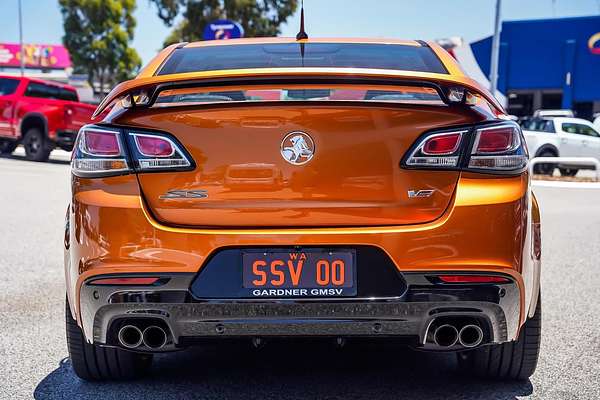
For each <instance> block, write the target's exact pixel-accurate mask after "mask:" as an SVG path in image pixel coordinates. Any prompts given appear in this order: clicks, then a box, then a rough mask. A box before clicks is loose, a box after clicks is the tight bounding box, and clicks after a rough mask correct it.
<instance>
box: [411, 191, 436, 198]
mask: <svg viewBox="0 0 600 400" xmlns="http://www.w3.org/2000/svg"><path fill="white" fill-rule="evenodd" d="M434 192H435V190H428V189H427V190H409V191H408V198H409V199H414V198H416V197H431V196H432V195H433V193H434Z"/></svg>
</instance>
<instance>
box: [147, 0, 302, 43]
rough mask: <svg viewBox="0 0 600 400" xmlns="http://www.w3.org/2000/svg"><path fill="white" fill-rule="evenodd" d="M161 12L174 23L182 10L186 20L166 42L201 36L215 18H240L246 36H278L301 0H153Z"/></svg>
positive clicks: (236, 19) (168, 23)
mask: <svg viewBox="0 0 600 400" xmlns="http://www.w3.org/2000/svg"><path fill="white" fill-rule="evenodd" d="M150 1H151V2H152V3H154V4H155V5H156V7H157V8H158V16H159V17H160V19H162V21H163V22H164V23H165V25H167V26H173V24H174V23H175V20H176V19H177V17H178V16H179V14H180V13H181V14H182V16H183V20H181V22H179V23H178V24H177V26H176V27H175V28H174V29H173V31H172V32H171V34H170V35H169V36H168V37H167V39H166V40H165V45H168V44H171V43H177V42H192V41H196V40H202V34H203V32H204V27H205V26H206V24H208V23H209V22H211V21H214V20H216V19H230V20H233V21H236V22H239V23H240V24H241V25H242V26H243V27H244V31H245V34H246V36H249V37H255V36H276V35H277V34H279V33H280V26H281V24H282V23H284V22H285V21H286V20H287V19H288V17H289V16H290V15H292V14H293V13H294V11H296V8H297V7H298V0H150Z"/></svg>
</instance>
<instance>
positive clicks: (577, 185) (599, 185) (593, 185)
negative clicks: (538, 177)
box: [532, 181, 600, 189]
mask: <svg viewBox="0 0 600 400" xmlns="http://www.w3.org/2000/svg"><path fill="white" fill-rule="evenodd" d="M532 185H533V186H534V187H535V186H538V187H555V188H571V189H600V182H564V181H532Z"/></svg>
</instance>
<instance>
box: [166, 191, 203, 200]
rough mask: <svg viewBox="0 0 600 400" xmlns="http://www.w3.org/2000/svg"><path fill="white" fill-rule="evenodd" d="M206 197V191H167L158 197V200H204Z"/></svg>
mask: <svg viewBox="0 0 600 400" xmlns="http://www.w3.org/2000/svg"><path fill="white" fill-rule="evenodd" d="M207 197H208V192H207V191H206V190H169V191H168V192H167V193H165V194H163V195H162V196H160V197H159V198H160V199H165V200H168V199H205V198H207Z"/></svg>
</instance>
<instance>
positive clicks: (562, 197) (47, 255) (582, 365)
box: [0, 152, 600, 400]
mask: <svg viewBox="0 0 600 400" xmlns="http://www.w3.org/2000/svg"><path fill="white" fill-rule="evenodd" d="M535 192H536V193H537V195H538V198H539V202H540V204H541V207H542V224H543V272H542V275H543V279H542V281H543V282H542V291H543V293H542V297H543V342H542V352H541V357H540V363H539V365H538V370H537V372H536V373H535V375H534V376H533V377H532V379H531V380H530V381H526V382H522V383H494V382H487V381H478V380H474V379H471V378H469V377H465V376H462V375H460V374H459V373H458V371H457V369H456V362H455V358H454V356H453V355H451V354H434V353H423V352H415V351H411V350H409V349H405V348H395V347H390V346H383V347H382V346H374V345H373V346H368V345H358V344H353V343H349V344H348V346H346V347H345V348H343V349H336V348H334V347H333V346H331V345H330V344H329V343H299V342H287V343H280V342H277V343H271V344H268V345H267V346H266V347H264V348H263V349H260V350H256V349H253V348H251V347H250V346H249V345H248V344H237V345H219V346H203V347H198V348H194V349H191V350H190V351H185V352H179V353H175V354H168V355H161V356H158V357H157V358H156V361H155V364H154V367H153V369H152V371H151V375H150V376H149V377H148V378H146V379H144V380H140V381H135V382H131V383H103V384H91V383H85V382H82V381H80V380H79V379H78V378H77V377H76V376H75V375H74V374H73V372H72V369H71V366H70V363H69V360H68V359H67V351H66V345H65V334H64V316H63V312H64V291H65V288H64V283H63V280H64V278H63V266H62V263H63V260H62V234H63V220H64V214H65V210H66V207H67V204H68V201H69V171H68V157H66V158H65V154H62V153H60V152H54V153H53V155H52V162H51V163H43V164H42V163H32V162H28V161H24V159H23V157H22V155H19V154H18V153H17V155H16V156H13V157H10V158H0V277H1V279H0V398H2V399H5V398H6V399H11V400H12V399H30V398H35V399H38V400H39V399H64V398H71V399H75V398H86V399H96V398H102V399H104V400H111V399H119V400H124V399H159V398H160V399H165V398H199V399H324V398H327V399H337V398H339V399H369V400H371V399H399V398H406V399H436V398H439V399H529V398H531V399H597V398H600V329H599V328H600V323H599V322H598V319H597V316H598V315H599V313H600V303H599V302H598V287H600V274H599V272H598V271H599V260H600V190H598V189H593V188H579V189H567V188H564V187H552V186H550V187H548V186H536V187H535Z"/></svg>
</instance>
